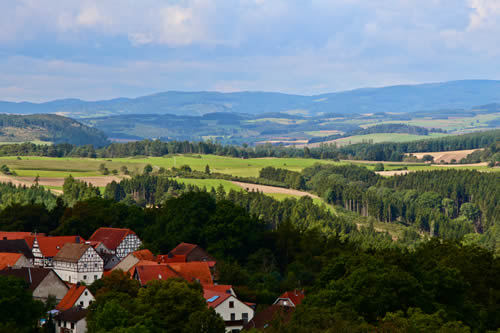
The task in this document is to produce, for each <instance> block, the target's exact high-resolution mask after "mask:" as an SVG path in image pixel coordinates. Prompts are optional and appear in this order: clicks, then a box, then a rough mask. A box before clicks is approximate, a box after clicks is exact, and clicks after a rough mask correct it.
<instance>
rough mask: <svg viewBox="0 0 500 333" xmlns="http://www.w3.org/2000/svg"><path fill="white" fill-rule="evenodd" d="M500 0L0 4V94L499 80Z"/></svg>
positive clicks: (305, 90)
mask: <svg viewBox="0 0 500 333" xmlns="http://www.w3.org/2000/svg"><path fill="white" fill-rule="evenodd" d="M499 35H500V0H172V1H168V0H64V1H61V0H12V1H1V2H0V100H9V101H21V100H29V101H46V100H51V99H56V98H68V97H76V98H83V99H88V100H97V99H103V98H112V97H117V96H127V97H135V96H140V95H145V94H150V93H154V92H159V91H165V90H188V91H198V90H217V91H241V90H253V91H280V92H288V93H299V94H316V93H324V92H333V91H339V90H345V89H353V88H359V87H373V86H384V85H393V84H401V83H405V84H406V83H410V84H412V83H422V82H439V81H447V80H457V79H499V78H500V43H499V42H498V36H499Z"/></svg>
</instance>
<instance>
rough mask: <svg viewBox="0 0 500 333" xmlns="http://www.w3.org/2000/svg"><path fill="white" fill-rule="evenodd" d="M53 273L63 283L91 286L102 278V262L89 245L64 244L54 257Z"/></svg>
mask: <svg viewBox="0 0 500 333" xmlns="http://www.w3.org/2000/svg"><path fill="white" fill-rule="evenodd" d="M53 263H54V271H55V272H56V273H57V274H58V275H59V276H60V277H61V279H63V280H64V281H67V282H70V283H77V282H85V283H86V284H91V283H93V282H94V281H95V280H98V279H100V278H101V277H102V273H103V270H104V261H103V259H102V258H101V256H100V255H99V254H98V253H97V252H96V250H94V248H93V247H92V246H91V245H90V244H74V243H66V244H64V246H63V247H62V249H61V250H60V251H59V252H58V253H57V254H56V255H55V256H54V260H53Z"/></svg>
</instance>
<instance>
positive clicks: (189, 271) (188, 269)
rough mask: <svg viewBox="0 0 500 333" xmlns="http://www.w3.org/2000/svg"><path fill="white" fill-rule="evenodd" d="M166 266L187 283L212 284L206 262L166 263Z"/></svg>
mask: <svg viewBox="0 0 500 333" xmlns="http://www.w3.org/2000/svg"><path fill="white" fill-rule="evenodd" d="M167 265H168V266H170V267H172V268H173V269H174V270H175V271H177V272H178V273H179V274H180V275H181V276H182V277H183V278H185V279H186V280H187V281H188V282H194V281H199V282H200V283H202V284H213V283H214V281H213V279H212V274H211V273H210V267H209V265H208V263H206V262H179V263H168V264H167Z"/></svg>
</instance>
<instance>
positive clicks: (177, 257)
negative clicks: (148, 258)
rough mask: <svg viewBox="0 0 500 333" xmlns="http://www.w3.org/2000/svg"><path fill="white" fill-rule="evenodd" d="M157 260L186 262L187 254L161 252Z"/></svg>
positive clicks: (164, 262) (162, 261)
mask: <svg viewBox="0 0 500 333" xmlns="http://www.w3.org/2000/svg"><path fill="white" fill-rule="evenodd" d="M156 261H158V262H159V263H162V264H166V263H169V262H186V256H185V255H184V254H179V255H170V254H159V255H158V256H156Z"/></svg>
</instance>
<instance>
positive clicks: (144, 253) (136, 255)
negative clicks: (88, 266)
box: [112, 250, 155, 272]
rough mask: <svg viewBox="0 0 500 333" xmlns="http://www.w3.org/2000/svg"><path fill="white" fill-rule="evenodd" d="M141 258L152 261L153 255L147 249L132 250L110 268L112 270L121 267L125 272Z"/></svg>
mask: <svg viewBox="0 0 500 333" xmlns="http://www.w3.org/2000/svg"><path fill="white" fill-rule="evenodd" d="M141 260H149V261H154V260H155V257H154V255H153V253H151V251H149V250H139V251H134V252H132V253H129V254H128V255H127V256H126V257H125V258H123V259H122V261H120V262H119V263H118V265H116V266H114V267H113V268H112V270H117V269H121V270H122V271H124V272H127V271H129V270H130V269H131V268H132V267H134V266H135V265H136V264H137V263H138V262H139V261H141Z"/></svg>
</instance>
